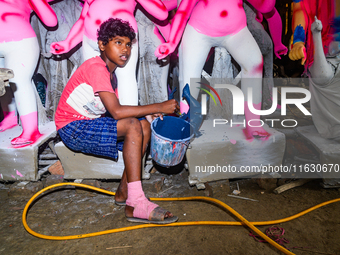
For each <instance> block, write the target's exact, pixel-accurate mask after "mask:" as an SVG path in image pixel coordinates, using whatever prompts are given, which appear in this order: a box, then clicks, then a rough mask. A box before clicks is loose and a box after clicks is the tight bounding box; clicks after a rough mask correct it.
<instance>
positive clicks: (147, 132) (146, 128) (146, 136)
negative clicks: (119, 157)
mask: <svg viewBox="0 0 340 255" xmlns="http://www.w3.org/2000/svg"><path fill="white" fill-rule="evenodd" d="M118 123H119V121H118ZM140 124H141V127H142V133H143V141H142V154H141V155H142V156H141V157H143V155H144V154H145V152H146V149H147V146H148V143H149V141H150V137H151V129H150V123H149V122H148V121H147V120H142V121H140ZM117 125H118V124H117ZM117 129H118V126H117ZM125 144H126V141H125V142H124V148H125ZM130 153H131V152H130V151H129V154H130ZM123 157H124V149H123ZM140 162H141V160H140ZM124 163H125V159H124ZM126 173H127V171H126V163H125V169H124V172H123V175H122V178H121V180H120V184H119V186H118V188H117V191H116V195H115V200H116V201H117V202H125V201H126V199H127V182H128V181H127V175H126ZM140 174H141V166H140Z"/></svg>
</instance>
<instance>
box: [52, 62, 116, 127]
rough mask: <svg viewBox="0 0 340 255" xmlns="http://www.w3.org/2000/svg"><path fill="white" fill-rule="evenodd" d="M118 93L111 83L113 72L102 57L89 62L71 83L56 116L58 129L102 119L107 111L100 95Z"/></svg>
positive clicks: (60, 102) (62, 97)
mask: <svg viewBox="0 0 340 255" xmlns="http://www.w3.org/2000/svg"><path fill="white" fill-rule="evenodd" d="M101 91H107V92H111V93H115V94H116V96H117V97H118V94H117V89H116V90H115V91H114V90H113V88H112V85H111V81H110V72H109V71H108V70H107V67H106V64H105V62H104V61H103V60H102V59H101V58H100V57H94V58H90V59H88V60H86V61H85V62H84V63H83V64H82V65H81V66H80V67H79V68H78V69H77V70H76V71H75V73H74V74H73V75H72V77H71V78H70V80H69V81H68V82H67V84H66V86H65V88H64V90H63V93H62V95H61V97H60V100H59V103H58V107H57V110H56V113H55V117H54V119H55V124H56V127H57V130H58V129H60V128H62V127H64V126H66V125H67V124H69V123H71V122H72V121H75V120H83V119H88V120H89V119H95V118H99V117H101V116H102V115H103V114H104V113H105V112H106V109H105V107H104V104H103V103H102V101H101V100H100V97H99V96H98V92H101Z"/></svg>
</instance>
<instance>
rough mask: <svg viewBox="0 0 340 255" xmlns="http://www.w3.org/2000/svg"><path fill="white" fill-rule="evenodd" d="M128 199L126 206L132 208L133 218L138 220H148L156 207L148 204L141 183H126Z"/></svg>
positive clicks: (150, 203)
mask: <svg viewBox="0 0 340 255" xmlns="http://www.w3.org/2000/svg"><path fill="white" fill-rule="evenodd" d="M127 185H128V198H127V200H126V204H127V205H129V206H131V207H133V208H134V210H133V217H136V218H140V219H149V215H150V213H151V212H152V211H153V210H154V209H155V208H156V207H158V205H156V204H154V203H152V202H150V201H149V200H148V199H147V198H146V197H145V194H144V191H143V188H142V182H141V181H136V182H128V184H127Z"/></svg>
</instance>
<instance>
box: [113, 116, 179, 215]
mask: <svg viewBox="0 0 340 255" xmlns="http://www.w3.org/2000/svg"><path fill="white" fill-rule="evenodd" d="M143 132H145V133H143ZM117 136H118V137H119V138H124V147H123V158H124V164H125V169H124V174H125V177H123V178H124V179H123V178H122V180H121V183H120V186H121V189H120V191H122V192H121V194H120V195H121V197H125V198H127V183H130V182H137V181H141V168H142V151H145V149H146V145H147V142H148V141H149V139H150V124H149V123H147V121H141V122H140V121H139V120H138V119H135V118H127V119H122V120H119V121H118V122H117ZM143 136H144V139H143ZM143 140H145V142H144V143H143ZM146 141H147V142H146ZM124 174H123V175H124ZM124 190H125V191H126V192H125V193H124V192H123V191H124ZM119 193H120V192H118V194H119ZM121 197H120V198H121ZM133 211H134V207H131V206H128V205H126V206H125V215H126V217H133ZM169 217H173V214H172V213H170V212H166V213H165V215H164V218H169Z"/></svg>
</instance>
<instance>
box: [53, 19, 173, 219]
mask: <svg viewBox="0 0 340 255" xmlns="http://www.w3.org/2000/svg"><path fill="white" fill-rule="evenodd" d="M135 37H136V34H135V32H134V30H133V28H132V27H131V26H130V25H129V23H128V22H125V21H122V20H120V19H113V18H110V19H108V20H107V21H105V22H103V23H102V24H101V26H100V28H99V30H98V46H99V49H100V53H101V55H100V57H94V58H91V59H89V60H87V61H85V62H84V63H83V64H82V65H81V66H80V67H79V68H78V69H77V71H76V72H75V73H74V74H73V75H72V77H71V78H70V80H69V81H68V83H67V84H66V86H65V89H64V91H63V93H62V95H61V98H60V101H59V104H58V107H57V110H56V114H55V123H56V126H57V130H58V133H59V135H60V137H61V139H62V141H63V142H64V144H65V145H66V146H68V147H69V148H70V149H72V150H75V151H80V152H83V153H90V154H94V155H100V156H105V157H110V158H113V159H115V160H117V159H118V150H122V151H123V159H124V164H125V169H124V173H123V176H122V179H121V182H120V185H119V187H118V190H117V192H116V196H115V200H116V203H117V204H120V205H126V206H125V215H126V217H127V219H128V220H129V221H133V222H146V223H160V224H162V223H163V224H165V223H172V222H175V221H177V219H178V217H176V216H174V215H172V213H170V212H168V211H166V210H164V209H162V208H160V207H159V206H158V205H156V204H154V203H152V202H150V201H149V200H148V199H147V198H146V197H145V195H144V192H143V189H142V185H141V167H142V166H141V165H142V155H144V153H145V151H146V148H147V144H148V142H149V140H150V136H151V130H150V123H149V121H151V120H152V119H153V118H155V117H157V116H162V114H171V113H174V112H175V111H178V110H179V106H178V104H177V102H176V101H175V100H169V101H165V102H163V103H156V104H151V105H144V106H125V105H121V104H120V103H119V100H118V96H119V95H118V94H117V84H116V79H115V74H114V71H115V70H116V68H117V67H118V68H119V67H124V66H125V65H126V63H127V62H128V60H129V57H130V53H131V47H132V42H133V40H134V39H135ZM131 75H134V74H131ZM106 111H108V112H109V113H110V114H111V117H102V116H103V114H105V112H106ZM144 116H145V117H146V119H145V118H141V117H144ZM138 118H140V119H141V120H139V119H138ZM148 120H149V121H148ZM123 142H124V143H123ZM123 145H124V146H123Z"/></svg>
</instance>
